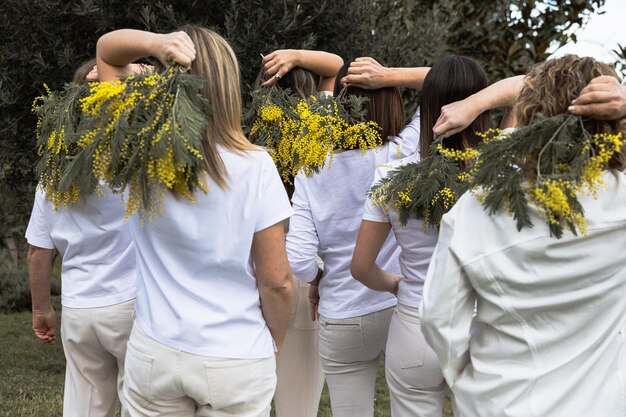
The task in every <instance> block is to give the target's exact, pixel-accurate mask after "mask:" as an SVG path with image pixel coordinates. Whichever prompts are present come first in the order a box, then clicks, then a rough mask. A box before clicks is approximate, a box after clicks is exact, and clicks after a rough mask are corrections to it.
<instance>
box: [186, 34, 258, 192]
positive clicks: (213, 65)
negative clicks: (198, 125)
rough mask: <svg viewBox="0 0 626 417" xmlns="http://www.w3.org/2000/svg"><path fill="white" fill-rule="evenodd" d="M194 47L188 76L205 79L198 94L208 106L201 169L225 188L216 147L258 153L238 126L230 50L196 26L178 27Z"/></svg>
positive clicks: (237, 78) (237, 85)
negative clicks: (209, 110) (208, 113)
mask: <svg viewBox="0 0 626 417" xmlns="http://www.w3.org/2000/svg"><path fill="white" fill-rule="evenodd" d="M181 30H182V31H184V32H185V33H187V34H188V35H189V37H190V38H191V40H192V41H193V43H194V45H195V47H196V59H195V60H194V61H193V63H192V65H191V73H192V74H196V75H200V76H202V77H204V78H206V79H207V83H206V84H205V85H204V87H203V89H202V95H203V96H204V98H206V99H207V100H208V101H209V103H210V105H211V116H210V118H209V121H208V124H207V127H206V131H205V135H204V140H203V141H202V155H203V157H204V169H205V170H206V172H207V174H208V175H209V177H211V179H213V181H215V183H216V184H217V185H218V186H219V187H220V188H228V184H227V182H226V179H227V178H228V171H227V170H226V166H225V165H224V161H223V160H222V158H221V157H220V154H219V149H218V146H223V147H225V148H227V149H229V150H232V151H235V152H244V151H252V150H259V148H258V147H257V146H255V145H253V144H251V143H250V142H249V141H248V139H247V138H246V136H245V135H244V133H243V130H242V127H241V87H240V73H239V65H238V64H237V57H236V56H235V53H234V52H233V50H232V48H231V47H230V45H229V44H228V42H226V40H225V39H224V38H222V37H221V36H220V35H218V34H217V33H215V32H213V31H211V30H209V29H206V28H203V27H199V26H192V25H187V26H184V27H182V28H181Z"/></svg>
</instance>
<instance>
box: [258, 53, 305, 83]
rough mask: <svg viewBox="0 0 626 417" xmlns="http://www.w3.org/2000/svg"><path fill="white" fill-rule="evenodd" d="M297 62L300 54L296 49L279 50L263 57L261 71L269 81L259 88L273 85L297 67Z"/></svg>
mask: <svg viewBox="0 0 626 417" xmlns="http://www.w3.org/2000/svg"><path fill="white" fill-rule="evenodd" d="M299 60H300V52H299V51H298V50H296V49H279V50H277V51H274V52H272V53H271V54H269V55H267V56H265V57H263V61H262V62H263V70H264V71H265V74H267V76H268V77H269V79H268V80H267V81H265V82H264V83H263V84H261V86H262V87H269V86H271V85H273V84H275V83H276V82H277V81H278V80H280V78H281V77H284V76H285V74H287V73H288V72H289V71H291V69H292V68H293V67H296V66H298V62H299Z"/></svg>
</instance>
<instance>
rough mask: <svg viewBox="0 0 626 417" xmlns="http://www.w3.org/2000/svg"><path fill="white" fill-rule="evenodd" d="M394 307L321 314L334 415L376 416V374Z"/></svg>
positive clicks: (322, 344) (322, 343)
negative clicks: (348, 315)
mask: <svg viewBox="0 0 626 417" xmlns="http://www.w3.org/2000/svg"><path fill="white" fill-rule="evenodd" d="M392 315H393V308H388V309H385V310H381V311H377V312H375V313H371V314H367V315H365V316H360V317H353V318H348V319H329V318H325V317H320V348H319V349H320V358H321V359H322V369H323V370H324V374H325V375H326V383H327V384H328V391H329V393H330V404H331V408H332V411H333V417H373V415H374V392H375V389H376V374H377V372H378V362H379V359H380V356H381V355H382V354H383V353H384V351H385V346H386V345H387V334H388V331H389V323H390V321H391V317H392Z"/></svg>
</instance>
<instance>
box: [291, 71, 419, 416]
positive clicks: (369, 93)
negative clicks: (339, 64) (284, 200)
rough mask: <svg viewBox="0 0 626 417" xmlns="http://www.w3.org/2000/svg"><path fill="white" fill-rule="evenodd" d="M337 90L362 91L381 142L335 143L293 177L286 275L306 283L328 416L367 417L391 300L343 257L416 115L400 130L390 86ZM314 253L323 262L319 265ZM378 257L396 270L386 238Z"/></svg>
mask: <svg viewBox="0 0 626 417" xmlns="http://www.w3.org/2000/svg"><path fill="white" fill-rule="evenodd" d="M348 65H349V64H346V65H344V66H343V68H342V69H341V70H340V71H339V73H338V74H337V81H336V82H335V94H338V93H339V92H340V91H341V90H342V88H343V86H342V85H341V83H340V82H339V80H340V79H341V78H342V77H343V76H345V75H346V74H347V72H348ZM345 93H346V94H356V95H361V96H366V97H368V99H369V101H368V102H367V104H366V106H365V112H366V119H367V120H372V121H374V122H376V123H377V124H378V125H379V126H380V127H381V134H382V138H383V144H382V145H381V146H379V147H377V148H375V149H369V150H367V151H365V152H363V151H361V150H360V149H354V150H337V151H336V152H335V154H334V155H333V160H332V165H331V166H330V167H329V168H325V169H323V170H322V171H321V172H320V173H319V174H316V175H314V176H313V177H310V178H307V177H305V176H304V175H297V176H296V178H295V192H294V195H293V198H292V203H293V208H294V211H295V214H294V216H293V217H292V218H291V220H290V226H289V233H288V235H287V252H288V257H289V262H290V265H291V267H292V270H293V273H294V275H296V276H297V277H299V278H300V279H303V280H305V281H307V282H310V283H311V292H310V297H311V303H312V304H311V305H312V316H313V318H314V319H315V318H319V321H320V336H319V338H320V342H319V351H320V357H321V361H322V368H323V370H324V374H325V376H326V382H327V384H328V389H329V393H330V400H331V406H332V410H333V416H335V417H368V416H370V417H371V416H373V412H374V390H375V384H376V374H377V370H378V362H379V359H380V357H381V355H382V354H383V352H384V349H385V344H386V341H387V331H388V327H389V321H390V319H391V314H392V311H393V306H394V305H395V303H396V301H395V297H394V296H393V295H392V294H388V293H380V292H376V291H372V290H370V289H368V288H366V287H365V286H363V285H362V284H361V283H359V282H358V281H355V280H354V279H353V278H352V275H351V274H350V260H351V258H352V251H353V249H354V243H355V241H356V235H357V232H358V228H359V224H360V218H361V216H362V213H363V204H364V202H365V195H366V193H367V190H368V189H369V186H370V185H371V182H372V180H373V177H374V172H375V170H376V166H377V165H378V164H380V163H382V162H387V161H389V160H392V159H394V158H398V157H401V156H407V155H409V154H412V153H415V152H416V150H417V142H418V137H419V136H418V135H416V132H417V127H416V124H417V123H418V121H419V119H414V120H413V121H412V122H411V124H410V125H409V126H407V127H406V128H405V129H404V130H403V129H402V128H403V127H404V120H403V119H404V114H403V106H402V98H401V96H400V91H399V89H398V88H397V87H396V88H393V87H387V88H381V89H377V90H363V89H360V88H355V87H349V88H348V89H347V91H346V92H345ZM316 255H319V257H320V258H321V259H322V261H323V262H324V271H323V272H322V271H321V270H320V269H319V267H318V264H317V263H316V260H315V258H316ZM378 261H379V262H380V263H381V264H382V265H384V266H385V268H388V269H389V270H391V271H394V272H395V273H398V272H399V267H398V246H397V243H396V242H395V240H394V239H393V237H390V238H389V239H388V240H387V241H386V242H385V244H384V245H383V249H382V250H381V255H380V256H379V258H378ZM318 288H319V293H318ZM318 297H319V298H318ZM318 301H319V304H318Z"/></svg>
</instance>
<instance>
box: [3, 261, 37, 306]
mask: <svg viewBox="0 0 626 417" xmlns="http://www.w3.org/2000/svg"><path fill="white" fill-rule="evenodd" d="M30 305H31V301H30V288H29V286H28V274H27V272H26V270H23V269H13V268H10V269H8V268H4V267H3V268H0V313H9V312H16V311H25V310H30Z"/></svg>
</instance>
